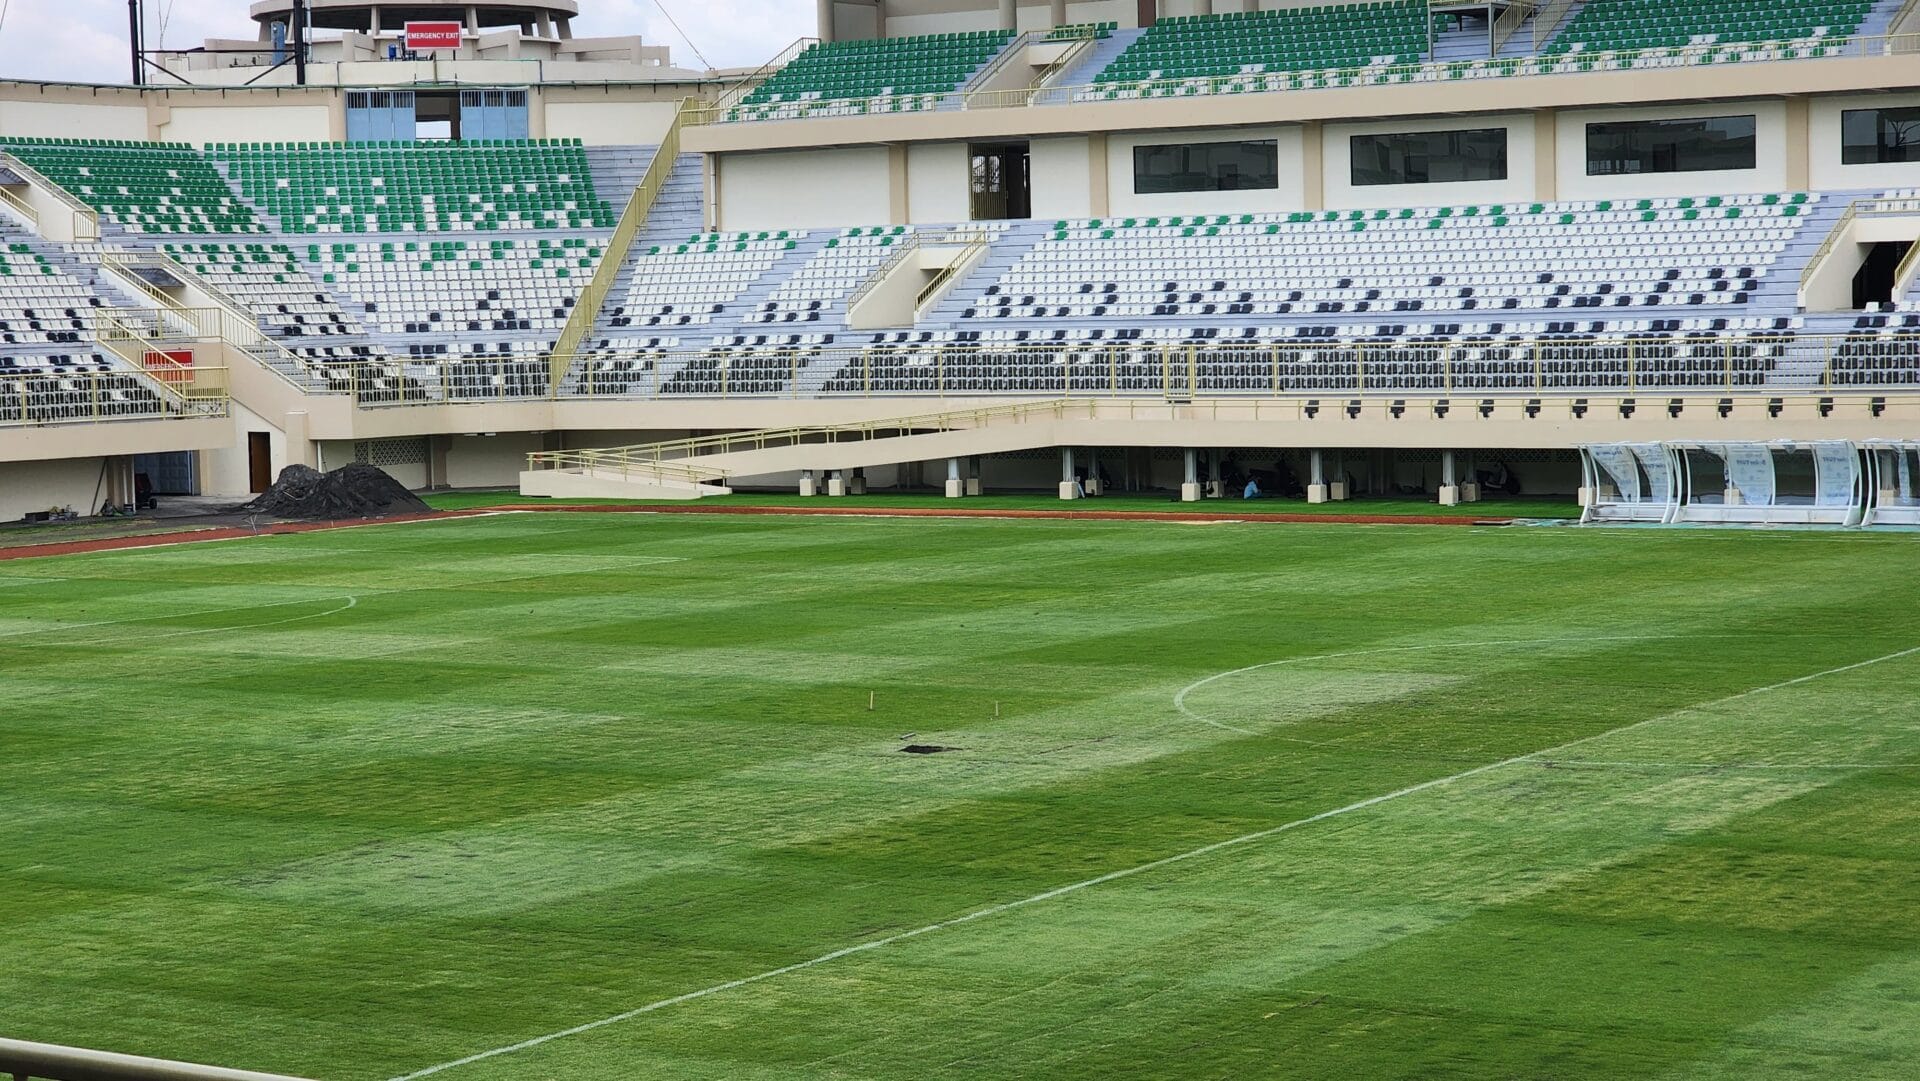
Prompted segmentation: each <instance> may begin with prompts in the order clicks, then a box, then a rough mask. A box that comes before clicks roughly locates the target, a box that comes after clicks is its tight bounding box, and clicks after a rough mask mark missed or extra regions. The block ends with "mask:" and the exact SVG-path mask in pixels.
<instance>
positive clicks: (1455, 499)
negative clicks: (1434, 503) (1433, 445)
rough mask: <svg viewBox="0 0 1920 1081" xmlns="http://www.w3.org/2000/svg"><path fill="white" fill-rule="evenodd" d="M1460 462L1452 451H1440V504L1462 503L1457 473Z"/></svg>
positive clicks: (1452, 505)
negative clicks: (1456, 460) (1458, 462)
mask: <svg viewBox="0 0 1920 1081" xmlns="http://www.w3.org/2000/svg"><path fill="white" fill-rule="evenodd" d="M1457 469H1458V464H1457V463H1456V462H1455V460H1454V454H1453V452H1452V451H1450V450H1448V451H1441V452H1440V505H1441V506H1443V507H1457V506H1459V505H1460V482H1459V478H1458V476H1457V475H1456V473H1457Z"/></svg>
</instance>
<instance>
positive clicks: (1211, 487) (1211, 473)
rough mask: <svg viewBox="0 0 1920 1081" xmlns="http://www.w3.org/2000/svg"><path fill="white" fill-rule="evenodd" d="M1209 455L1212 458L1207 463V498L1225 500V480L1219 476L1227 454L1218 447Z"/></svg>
mask: <svg viewBox="0 0 1920 1081" xmlns="http://www.w3.org/2000/svg"><path fill="white" fill-rule="evenodd" d="M1209 453H1210V454H1211V455H1212V457H1211V458H1210V459H1209V461H1208V463H1207V465H1208V469H1207V498H1208V499H1225V498H1227V482H1226V479H1225V478H1224V477H1222V476H1221V475H1220V470H1221V468H1222V467H1223V466H1225V465H1226V461H1227V453H1226V451H1223V450H1221V449H1220V448H1219V447H1215V448H1213V450H1212V451H1211V452H1209Z"/></svg>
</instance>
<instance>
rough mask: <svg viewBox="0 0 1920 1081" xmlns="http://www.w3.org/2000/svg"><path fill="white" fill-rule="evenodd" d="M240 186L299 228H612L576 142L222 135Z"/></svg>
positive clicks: (283, 223) (216, 151) (224, 154)
mask: <svg viewBox="0 0 1920 1081" xmlns="http://www.w3.org/2000/svg"><path fill="white" fill-rule="evenodd" d="M211 153H212V154H213V156H214V158H215V159H216V160H218V161H220V162H222V163H224V164H225V166H226V168H227V170H228V172H229V175H230V176H232V178H233V179H234V180H235V181H236V182H237V183H238V186H239V188H240V191H241V194H243V195H244V196H246V198H248V199H249V200H252V201H253V202H255V203H256V204H258V205H260V206H261V207H263V208H264V209H265V210H266V211H267V212H268V213H269V214H271V215H272V216H273V217H275V218H276V219H278V221H279V228H280V231H281V232H283V233H288V234H300V233H412V232H456V231H468V232H485V231H503V230H518V229H573V230H590V229H610V228H612V227H613V224H614V222H615V220H616V218H617V215H616V214H615V212H614V210H613V208H612V207H610V206H609V205H608V204H607V203H606V202H605V201H604V200H602V199H601V198H600V195H599V193H598V192H597V191H596V190H595V188H594V184H593V176H592V170H591V168H590V167H589V166H588V164H587V158H586V154H585V153H584V151H583V150H582V148H581V147H580V145H579V142H578V140H481V141H472V142H445V143H396V142H369V143H226V144H217V145H215V146H214V147H213V148H212V149H211Z"/></svg>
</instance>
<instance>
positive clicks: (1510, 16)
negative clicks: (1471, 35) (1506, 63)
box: [1493, 0, 1533, 55]
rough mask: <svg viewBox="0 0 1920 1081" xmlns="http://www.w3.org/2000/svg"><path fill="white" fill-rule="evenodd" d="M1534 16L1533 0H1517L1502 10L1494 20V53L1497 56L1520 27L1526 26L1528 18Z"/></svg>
mask: <svg viewBox="0 0 1920 1081" xmlns="http://www.w3.org/2000/svg"><path fill="white" fill-rule="evenodd" d="M1532 14H1533V0H1515V2H1513V3H1509V4H1508V5H1507V6H1506V7H1505V8H1504V9H1502V10H1501V12H1500V14H1499V16H1497V17H1496V18H1495V19H1494V20H1493V51H1494V53H1495V54H1496V55H1497V54H1498V53H1499V52H1500V47H1501V46H1503V45H1505V44H1506V43H1507V42H1508V40H1510V39H1511V38H1512V37H1513V35H1514V34H1516V33H1518V32H1519V31H1520V27H1522V26H1523V25H1525V24H1526V21H1527V18H1528V16H1530V15H1532Z"/></svg>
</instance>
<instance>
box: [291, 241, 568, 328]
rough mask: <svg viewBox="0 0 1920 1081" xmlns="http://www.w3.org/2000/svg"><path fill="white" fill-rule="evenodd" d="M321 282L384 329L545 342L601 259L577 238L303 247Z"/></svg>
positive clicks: (389, 242) (564, 321) (398, 242)
mask: <svg viewBox="0 0 1920 1081" xmlns="http://www.w3.org/2000/svg"><path fill="white" fill-rule="evenodd" d="M306 258H307V259H308V260H309V261H310V262H312V263H314V264H315V265H316V266H318V267H319V268H321V271H322V273H321V281H322V282H323V283H326V284H328V285H330V286H337V287H338V288H340V289H342V290H344V291H345V292H346V293H348V294H350V295H351V296H353V297H354V298H355V300H357V301H359V302H360V303H361V304H362V305H363V306H364V309H365V313H366V321H367V322H368V323H369V324H370V326H371V327H372V329H374V330H376V331H378V332H380V333H382V334H385V335H390V336H391V335H423V334H424V335H434V336H446V335H459V334H491V335H499V334H503V333H505V334H514V335H516V336H517V337H535V338H538V339H539V340H540V342H541V343H542V344H541V345H540V346H539V347H541V348H544V345H545V344H546V343H551V342H552V340H553V337H554V335H555V334H557V333H558V332H559V330H560V328H561V327H562V326H564V325H565V323H566V320H567V313H568V312H569V311H570V310H571V309H572V307H573V300H574V296H575V294H577V293H578V292H579V289H580V282H581V280H583V279H584V278H586V277H587V276H588V275H590V274H591V273H592V272H593V267H594V265H595V264H596V263H597V262H598V261H599V258H600V247H599V245H598V243H597V242H595V241H590V240H588V239H585V238H581V237H563V238H549V237H541V238H539V239H538V240H528V239H522V238H515V239H492V240H471V241H469V240H434V241H411V240H406V241H381V242H378V243H375V242H371V241H369V242H366V243H360V244H355V243H333V244H325V245H322V244H309V245H308V246H307V248H306Z"/></svg>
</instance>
